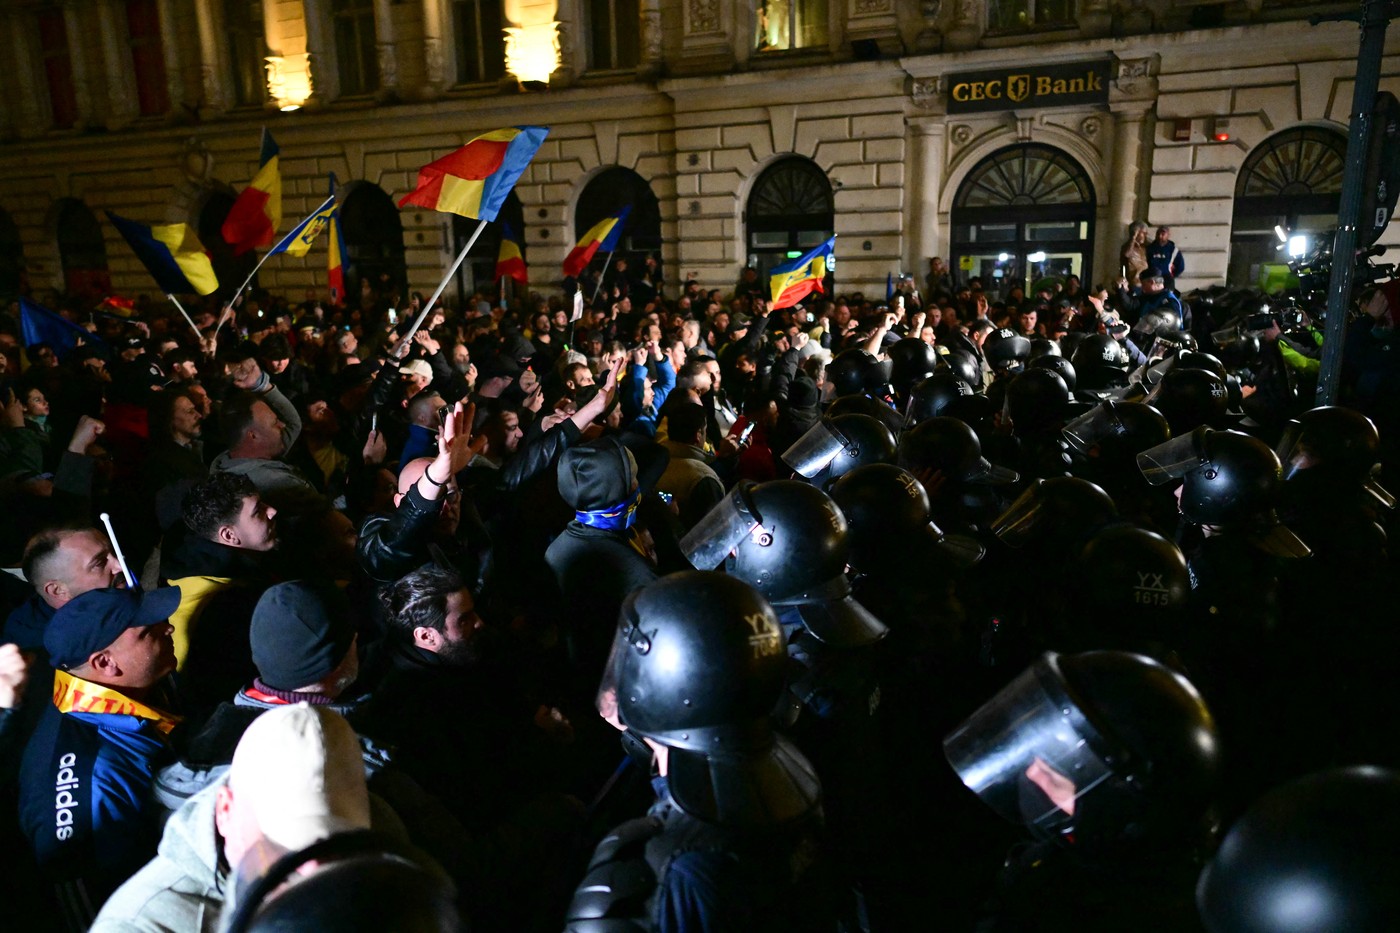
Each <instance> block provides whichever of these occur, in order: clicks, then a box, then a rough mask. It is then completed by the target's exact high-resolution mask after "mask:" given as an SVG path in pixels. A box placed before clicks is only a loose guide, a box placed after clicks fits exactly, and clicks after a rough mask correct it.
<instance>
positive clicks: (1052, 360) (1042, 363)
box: [1030, 356, 1078, 392]
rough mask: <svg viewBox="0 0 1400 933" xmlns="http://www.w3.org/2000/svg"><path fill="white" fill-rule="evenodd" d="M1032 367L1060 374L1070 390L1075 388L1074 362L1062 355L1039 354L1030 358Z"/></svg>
mask: <svg viewBox="0 0 1400 933" xmlns="http://www.w3.org/2000/svg"><path fill="white" fill-rule="evenodd" d="M1030 366H1031V368H1032V369H1049V370H1051V371H1053V372H1057V373H1059V374H1060V378H1061V379H1063V380H1064V381H1065V385H1066V386H1068V387H1069V390H1070V391H1071V392H1073V391H1074V389H1075V384H1076V382H1077V381H1078V379H1077V377H1076V374H1075V372H1074V364H1073V363H1071V362H1070V361H1069V360H1068V359H1066V358H1065V357H1063V356H1040V357H1036V358H1035V359H1033V360H1031V363H1030Z"/></svg>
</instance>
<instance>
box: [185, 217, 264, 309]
mask: <svg viewBox="0 0 1400 933" xmlns="http://www.w3.org/2000/svg"><path fill="white" fill-rule="evenodd" d="M234 200H235V199H234V196H233V194H232V193H231V192H227V191H214V192H211V193H210V194H209V197H208V198H207V199H205V201H204V206H203V207H201V208H200V209H199V230H198V232H199V242H200V243H203V244H204V248H205V249H206V250H207V251H208V252H209V263H210V265H212V266H213V267H214V275H215V276H217V277H218V279H219V290H218V291H216V292H215V293H214V294H215V295H216V296H217V297H218V298H219V300H220V301H224V300H227V299H228V298H230V297H231V296H232V295H233V290H234V289H235V288H237V287H238V286H239V285H241V284H242V283H243V280H244V279H245V278H247V276H248V273H250V272H252V271H253V269H254V267H256V266H257V264H258V254H257V252H256V251H253V250H249V251H248V252H246V253H244V254H243V255H241V256H235V255H234V254H233V247H231V246H229V245H228V243H227V242H225V241H224V234H223V226H224V219H225V218H226V217H228V212H229V210H230V209H231V208H232V207H233V202H234ZM257 285H258V283H257V280H256V279H254V280H253V282H252V287H253V288H256V287H257Z"/></svg>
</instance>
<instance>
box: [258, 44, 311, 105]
mask: <svg viewBox="0 0 1400 933" xmlns="http://www.w3.org/2000/svg"><path fill="white" fill-rule="evenodd" d="M267 93H268V95H269V96H271V97H272V99H273V100H274V101H276V102H277V109H279V110H281V111H283V112H290V111H292V110H297V109H299V108H300V107H301V105H302V104H304V103H306V101H307V100H308V99H309V98H310V97H311V56H310V54H308V53H306V52H302V53H301V54H300V55H269V56H268V57H267Z"/></svg>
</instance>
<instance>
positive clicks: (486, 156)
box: [399, 126, 549, 220]
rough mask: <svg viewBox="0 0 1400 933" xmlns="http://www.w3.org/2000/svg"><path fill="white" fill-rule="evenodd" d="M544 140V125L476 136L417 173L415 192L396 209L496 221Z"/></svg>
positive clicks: (547, 129)
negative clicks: (423, 209)
mask: <svg viewBox="0 0 1400 933" xmlns="http://www.w3.org/2000/svg"><path fill="white" fill-rule="evenodd" d="M548 135H549V127H546V126H508V127H506V128H505V129H500V130H492V131H491V132H489V133H486V134H484V135H481V136H478V137H477V138H476V139H473V140H472V141H471V142H469V143H467V144H466V145H465V146H463V147H462V148H461V149H458V150H457V151H456V152H453V153H451V154H449V155H445V156H443V157H442V158H441V159H438V160H437V161H436V162H430V163H428V164H427V165H425V166H423V167H422V168H420V169H419V170H418V187H416V188H414V189H413V190H412V191H410V192H409V193H408V194H407V195H405V196H404V198H403V200H401V201H399V207H404V206H406V205H409V204H416V205H418V206H419V207H426V208H430V209H432V210H435V211H447V212H449V213H452V214H461V215H462V216H463V217H471V218H474V219H479V220H495V219H496V215H497V214H498V213H500V211H501V205H503V204H505V203H506V195H508V194H510V189H511V188H514V187H515V182H516V180H517V179H519V178H520V176H521V174H522V173H523V172H524V171H525V168H526V166H528V165H529V164H530V160H531V159H533V158H534V157H535V153H536V152H537V151H538V150H539V148H540V144H541V143H543V142H544V138H545V137H546V136H548Z"/></svg>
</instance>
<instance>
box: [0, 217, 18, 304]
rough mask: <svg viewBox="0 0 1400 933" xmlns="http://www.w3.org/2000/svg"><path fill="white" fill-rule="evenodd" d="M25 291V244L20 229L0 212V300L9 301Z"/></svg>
mask: <svg viewBox="0 0 1400 933" xmlns="http://www.w3.org/2000/svg"><path fill="white" fill-rule="evenodd" d="M23 290H24V242H23V241H22V240H21V239H20V237H19V227H18V226H16V225H15V222H14V221H13V220H12V219H11V218H10V215H9V214H7V213H5V211H3V210H0V300H8V299H10V298H13V297H14V296H16V295H18V294H20V293H21V292H22V291H23Z"/></svg>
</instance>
